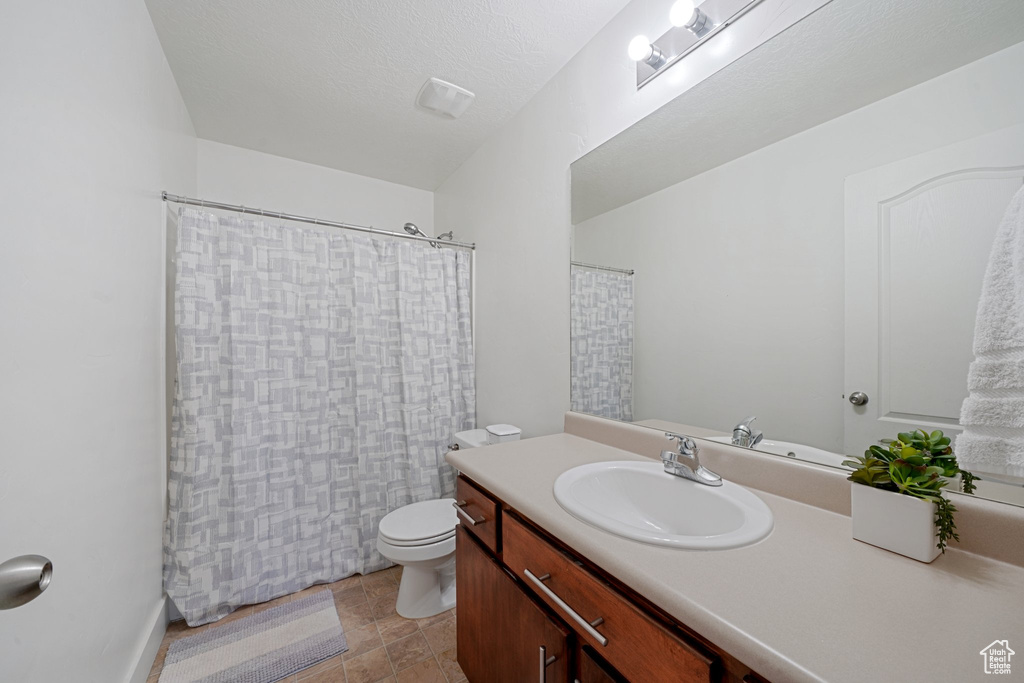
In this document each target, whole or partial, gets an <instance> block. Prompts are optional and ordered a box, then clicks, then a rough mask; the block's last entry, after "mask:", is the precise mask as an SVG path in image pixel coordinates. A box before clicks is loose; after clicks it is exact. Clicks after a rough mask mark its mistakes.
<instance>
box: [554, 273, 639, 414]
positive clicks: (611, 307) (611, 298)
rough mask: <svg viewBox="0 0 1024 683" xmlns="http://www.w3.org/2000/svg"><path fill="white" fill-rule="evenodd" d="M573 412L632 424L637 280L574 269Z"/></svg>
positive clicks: (572, 294)
mask: <svg viewBox="0 0 1024 683" xmlns="http://www.w3.org/2000/svg"><path fill="white" fill-rule="evenodd" d="M570 272H571V276H570V277H571V282H570V285H571V297H570V300H571V309H572V310H571V321H570V337H571V358H570V364H571V366H572V370H571V380H570V381H571V388H570V395H571V407H572V409H573V410H574V411H576V412H580V413H588V414H590V415H599V416H601V417H608V418H612V419H614V420H626V421H632V419H633V276H631V275H627V274H625V273H613V272H609V271H594V270H587V269H586V268H581V267H579V266H572V267H571V269H570Z"/></svg>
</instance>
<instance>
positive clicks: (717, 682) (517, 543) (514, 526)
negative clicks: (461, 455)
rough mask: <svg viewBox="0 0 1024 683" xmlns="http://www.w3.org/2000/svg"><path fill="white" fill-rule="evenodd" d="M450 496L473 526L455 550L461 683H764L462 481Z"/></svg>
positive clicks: (463, 527) (464, 524)
mask: <svg viewBox="0 0 1024 683" xmlns="http://www.w3.org/2000/svg"><path fill="white" fill-rule="evenodd" d="M456 496H457V501H458V502H460V503H464V505H463V506H462V509H463V511H465V512H466V514H467V515H471V516H472V517H471V518H472V520H473V521H474V522H475V524H474V523H470V522H469V521H467V519H466V518H464V517H462V516H460V520H459V528H458V529H457V531H456V544H455V573H456V591H457V600H458V621H459V623H458V634H457V640H458V643H457V644H458V659H459V664H460V665H461V666H462V670H463V672H464V673H465V674H466V677H467V678H468V679H469V681H470V683H501V682H503V681H508V682H509V683H526V682H529V681H540V682H541V683H624V682H625V683H629V682H630V681H632V682H633V683H698V682H699V683H705V682H706V683H740V682H741V681H742V682H743V683H747V682H749V681H757V682H758V683H762V682H763V679H761V678H758V677H756V674H754V673H753V672H752V671H751V670H750V669H749V668H747V667H746V666H744V665H743V664H742V663H740V662H739V661H738V660H736V659H735V658H734V657H732V656H730V655H729V654H728V653H726V652H722V651H721V650H719V649H718V648H716V647H715V646H714V645H712V644H710V643H708V642H707V641H705V640H703V639H701V638H700V637H699V636H697V635H696V634H694V633H693V632H692V631H690V630H688V629H686V627H685V626H684V625H682V624H678V623H677V622H675V621H673V620H671V619H670V618H669V617H667V616H666V615H665V614H664V613H663V612H661V611H660V610H659V609H658V608H657V607H656V606H654V605H652V604H650V603H649V602H647V601H645V600H644V599H643V598H642V597H640V596H637V595H635V594H631V593H630V592H629V590H628V589H627V588H625V587H624V586H622V584H621V583H619V582H617V581H616V580H615V579H614V578H612V577H609V576H607V575H605V574H602V573H601V572H600V570H599V569H597V568H594V567H588V566H585V565H584V561H583V558H577V557H574V556H573V555H572V551H571V550H569V549H568V548H566V547H565V546H564V545H562V544H561V543H559V542H558V541H557V540H556V539H553V538H551V537H550V536H547V535H546V534H544V532H542V531H541V530H539V529H538V528H537V527H536V526H534V525H532V524H531V523H529V522H528V521H527V520H525V519H524V518H522V517H520V516H519V515H518V513H516V512H515V511H514V510H512V509H511V508H509V507H508V506H506V505H504V504H503V503H501V501H499V500H498V499H497V498H496V497H495V496H493V495H492V494H490V493H488V492H487V491H486V490H484V489H483V488H482V487H480V486H477V485H475V484H474V483H473V482H471V481H469V480H468V479H466V478H465V477H463V476H460V477H459V483H458V491H457V493H456ZM541 648H544V650H543V652H544V654H543V655H542V654H541ZM542 656H543V657H544V658H545V660H548V658H552V657H553V659H550V661H547V665H546V666H543V667H542V666H541V657H542Z"/></svg>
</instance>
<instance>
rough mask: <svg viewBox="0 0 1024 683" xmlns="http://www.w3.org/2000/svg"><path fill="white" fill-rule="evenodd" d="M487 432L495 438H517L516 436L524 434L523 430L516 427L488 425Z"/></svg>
mask: <svg viewBox="0 0 1024 683" xmlns="http://www.w3.org/2000/svg"><path fill="white" fill-rule="evenodd" d="M487 431H489V432H490V433H491V434H494V435H495V436H515V435H516V434H522V432H523V430H522V429H520V428H519V427H516V426H515V425H506V424H500V425H487Z"/></svg>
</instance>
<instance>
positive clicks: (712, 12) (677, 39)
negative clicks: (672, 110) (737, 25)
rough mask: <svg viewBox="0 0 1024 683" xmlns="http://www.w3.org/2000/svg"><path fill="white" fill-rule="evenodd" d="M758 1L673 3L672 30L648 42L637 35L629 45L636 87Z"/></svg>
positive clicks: (643, 84)
mask: <svg viewBox="0 0 1024 683" xmlns="http://www.w3.org/2000/svg"><path fill="white" fill-rule="evenodd" d="M760 2H761V0H704V2H702V3H700V6H699V7H698V6H697V2H696V0H676V1H675V2H674V3H673V4H672V8H671V9H670V10H669V21H671V22H672V26H673V28H671V29H669V31H668V33H666V34H665V35H663V36H661V37H660V38H658V39H657V40H656V41H654V42H651V41H650V40H649V39H648V38H647V36H645V35H639V36H637V37H635V38H633V40H631V41H630V43H629V57H630V59H632V60H633V61H634V62H636V87H637V89H639V88H642V87H643V86H645V85H647V84H648V83H649V82H650V81H651V80H653V79H654V78H656V77H657V76H659V75H661V74H662V73H664V72H665V71H666V70H667V69H669V68H670V67H671V66H672V65H673V64H675V63H676V62H678V61H679V60H680V59H682V58H683V57H685V56H686V55H688V54H690V53H691V52H693V51H694V50H696V49H697V48H698V47H700V46H701V45H703V44H704V42H705V41H707V40H709V39H710V38H712V37H713V36H715V35H716V34H717V33H718V32H719V31H721V30H722V29H724V28H725V27H726V26H728V25H729V24H731V23H732V22H734V21H736V20H737V19H739V18H740V17H741V16H743V15H744V14H746V13H747V12H748V11H750V10H751V9H752V8H753V7H754V6H755V5H757V4H758V3H760Z"/></svg>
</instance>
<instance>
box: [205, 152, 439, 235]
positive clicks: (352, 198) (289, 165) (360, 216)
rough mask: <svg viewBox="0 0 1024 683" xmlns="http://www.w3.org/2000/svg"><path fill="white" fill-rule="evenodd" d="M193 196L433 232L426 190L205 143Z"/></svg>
mask: <svg viewBox="0 0 1024 683" xmlns="http://www.w3.org/2000/svg"><path fill="white" fill-rule="evenodd" d="M199 196H200V197H201V198H202V199H211V200H215V201H219V202H226V203H228V204H242V205H245V206H252V207H257V208H263V209H268V210H271V211H281V212H284V213H292V214H297V215H303V216H311V217H314V218H324V219H327V220H334V221H342V222H346V223H355V224H357V225H369V226H372V227H375V228H381V229H383V230H398V231H401V230H402V226H403V225H404V224H405V223H407V222H412V223H415V224H416V225H418V226H419V227H420V229H422V230H423V232H425V233H427V234H428V235H434V234H436V233H435V232H434V194H433V193H432V192H428V191H427V190H419V189H416V188H413V187H407V186H405V185H398V184H396V183H389V182H387V181H384V180H377V179H376V178H367V177H366V176H361V175H356V174H354V173H347V172H345V171H338V170H336V169H333V168H325V167H323V166H316V165H314V164H307V163H305V162H302V161H295V160H294V159H286V158H284V157H278V156H274V155H272V154H265V153H263V152H255V151H253V150H249V149H243V148H241V147H232V146H231V145H224V144H221V143H219V142H211V141H209V140H200V141H199ZM446 229H447V228H446ZM437 232H443V230H438V231H437ZM457 237H458V236H457Z"/></svg>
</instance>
